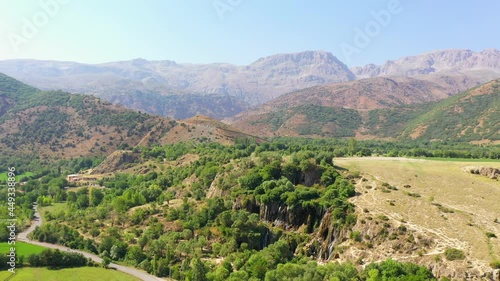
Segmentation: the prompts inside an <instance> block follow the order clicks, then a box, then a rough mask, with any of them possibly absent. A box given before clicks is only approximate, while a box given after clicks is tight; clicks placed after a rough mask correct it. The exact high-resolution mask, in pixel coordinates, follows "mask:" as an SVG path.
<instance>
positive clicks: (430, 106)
mask: <svg viewBox="0 0 500 281" xmlns="http://www.w3.org/2000/svg"><path fill="white" fill-rule="evenodd" d="M499 83H500V80H494V81H492V82H489V83H487V84H484V85H482V86H480V87H476V88H474V89H471V90H469V91H466V92H464V93H461V94H458V95H456V96H452V97H448V98H446V99H442V100H440V98H442V97H443V96H446V95H447V94H446V90H443V89H444V88H442V87H441V86H439V85H437V84H435V83H429V82H428V81H427V82H424V81H421V80H416V79H411V78H397V79H396V78H372V79H365V80H359V81H353V82H348V83H340V84H332V85H328V86H318V87H313V88H311V89H305V90H302V91H298V92H294V93H290V94H288V95H285V96H282V97H280V98H278V99H276V100H274V101H271V102H269V103H267V104H264V105H263V106H261V107H258V108H256V109H254V110H251V111H248V112H245V113H242V114H239V115H238V116H237V117H236V118H235V119H234V120H232V121H233V122H232V124H233V125H234V126H237V127H240V128H244V129H245V130H246V131H248V132H252V133H254V134H259V135H261V136H313V137H357V138H361V139H362V138H390V139H391V138H392V139H394V138H413V139H415V138H419V139H426V140H433V139H440V140H447V139H451V140H461V141H486V142H487V141H497V140H499V139H500V131H499V130H500V128H499V126H500V125H499V124H500V120H499V117H498V116H500V104H499V103H500V98H499V97H500V91H499Z"/></svg>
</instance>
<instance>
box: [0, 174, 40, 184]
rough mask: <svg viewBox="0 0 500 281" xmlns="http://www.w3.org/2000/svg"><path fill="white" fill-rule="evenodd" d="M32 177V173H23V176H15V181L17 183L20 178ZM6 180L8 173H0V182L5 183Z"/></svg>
mask: <svg viewBox="0 0 500 281" xmlns="http://www.w3.org/2000/svg"><path fill="white" fill-rule="evenodd" d="M32 175H34V174H33V173H32V172H26V173H23V174H20V175H16V180H17V181H18V182H19V179H20V178H22V177H29V176H32ZM7 179H8V173H7V172H5V173H0V182H5V181H7Z"/></svg>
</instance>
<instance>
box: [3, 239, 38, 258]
mask: <svg viewBox="0 0 500 281" xmlns="http://www.w3.org/2000/svg"><path fill="white" fill-rule="evenodd" d="M11 247H15V248H16V254H17V256H25V257H27V256H29V255H31V254H39V253H40V252H42V251H43V250H45V249H47V248H45V247H41V246H37V245H31V244H28V243H24V242H19V241H17V242H16V245H14V246H11V245H9V244H8V243H7V242H2V243H0V253H1V254H5V253H8V252H9V251H10V248H11Z"/></svg>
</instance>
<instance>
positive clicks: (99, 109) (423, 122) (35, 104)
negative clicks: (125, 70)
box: [0, 52, 500, 281]
mask: <svg viewBox="0 0 500 281" xmlns="http://www.w3.org/2000/svg"><path fill="white" fill-rule="evenodd" d="M325 59H326V60H328V61H330V62H331V63H335V64H337V63H338V62H337V61H336V59H335V58H334V57H332V56H331V54H326V53H324V52H320V53H314V52H308V53H303V54H294V55H282V56H278V57H275V58H273V59H272V60H271V59H269V58H263V59H260V60H258V61H257V62H255V63H254V67H259V68H262V69H266V68H268V67H270V65H275V64H278V65H281V64H285V65H287V64H289V63H290V61H293V62H294V63H297V64H298V65H300V66H301V67H303V66H304V65H302V63H303V62H304V60H305V61H306V62H307V63H305V64H308V63H312V64H315V63H317V61H318V60H319V61H323V60H325ZM134 63H135V64H142V65H143V66H146V65H148V62H146V61H140V62H138V61H136V62H134ZM136 66H137V65H136ZM457 67H458V66H457ZM493 68H494V67H493ZM285 69H287V70H286V71H292V70H290V69H289V68H285ZM458 69H459V70H460V71H462V70H463V69H462V68H458ZM282 71H285V70H282ZM286 71H285V72H286ZM325 71H326V70H325ZM329 71H330V72H331V70H328V71H326V72H329ZM346 71H347V70H346ZM292 72H294V73H295V72H296V71H295V70H293V71H292ZM299 72H300V71H299ZM330 74H331V73H330ZM441 74H442V73H441ZM441 74H439V77H438V75H437V74H428V75H435V76H434V77H435V79H434V78H432V79H428V78H429V76H426V78H425V79H423V78H422V77H420V76H419V77H416V76H414V75H406V76H411V77H406V76H404V77H402V76H399V77H385V76H383V77H373V78H366V79H360V80H353V81H347V82H345V81H340V82H338V81H337V83H323V84H324V85H319V86H313V87H309V88H305V89H299V90H296V91H291V92H287V93H285V90H283V92H279V91H277V92H275V93H276V97H274V96H273V98H274V99H272V100H270V101H268V102H265V103H263V104H261V105H258V103H255V106H254V107H252V108H250V107H248V106H247V105H248V104H250V103H248V104H247V105H242V106H241V107H239V105H237V104H233V103H232V102H229V103H226V102H225V101H224V99H225V98H223V99H222V100H219V101H220V103H219V102H216V104H212V105H211V106H212V107H211V108H210V109H207V108H201V107H198V105H199V103H201V104H207V103H208V104H210V103H213V102H214V100H212V98H214V97H215V96H211V97H210V98H206V97H208V96H210V95H205V94H204V95H203V99H199V98H200V97H201V96H199V97H195V98H192V97H187V96H183V99H184V98H186V99H184V101H185V102H187V103H189V104H192V105H193V107H192V108H191V109H192V110H191V109H189V110H188V109H186V108H184V107H183V106H182V105H180V104H177V105H175V106H178V107H176V108H177V109H175V110H174V111H171V113H172V114H173V116H174V117H175V116H182V118H183V119H173V118H169V117H163V116H158V115H151V114H149V113H144V112H141V111H139V112H138V111H135V110H132V109H127V108H124V107H121V106H119V105H115V104H112V103H110V102H108V101H103V100H101V99H100V98H98V97H94V96H91V95H82V94H71V93H66V92H62V91H43V90H39V89H36V88H33V87H31V86H28V85H26V84H24V83H22V82H20V81H18V80H15V79H13V78H11V77H9V76H7V75H3V74H0V100H2V102H3V103H2V106H1V107H0V109H1V110H0V136H1V141H0V149H1V151H2V155H1V156H0V163H1V167H12V166H15V167H16V177H15V179H16V181H17V182H19V185H18V186H17V192H16V193H15V194H16V204H17V207H16V211H15V215H16V216H15V217H16V225H18V226H19V229H21V230H23V232H20V233H19V235H18V238H19V240H20V241H25V242H30V243H33V244H35V245H39V246H45V247H49V248H55V249H60V250H61V252H46V251H42V252H39V251H40V249H35V248H33V251H32V252H33V253H31V252H30V250H29V247H25V246H22V247H21V246H20V255H22V256H23V257H22V258H19V259H18V260H17V262H18V263H19V265H20V270H19V275H18V276H22V278H24V279H23V280H31V279H33V277H32V276H33V275H36V276H47V277H46V278H51V279H56V278H60V277H61V276H66V274H75V273H74V272H75V271H76V272H83V274H85V276H87V277H89V276H90V277H91V276H95V274H102V276H107V275H109V277H106V278H109V279H110V280H112V278H127V277H124V275H120V274H118V272H114V271H113V272H111V271H110V270H109V269H106V268H108V267H111V268H115V269H118V270H119V271H122V272H126V273H130V274H132V275H135V276H136V277H139V278H141V279H143V280H202V281H207V280H210V281H218V280H235V281H236V280H238V281H239V280H244V281H245V280H248V281H250V280H285V279H283V278H285V277H286V278H288V279H286V280H308V281H311V280H318V281H320V280H330V279H333V280H342V281H343V280H360V281H364V280H371V279H369V278H372V277H373V278H374V277H376V276H387V277H388V278H410V279H412V280H462V279H465V280H483V279H484V278H486V279H489V280H494V279H493V278H494V276H495V274H497V273H498V271H499V270H500V254H499V253H500V243H499V240H498V238H497V237H498V236H500V224H499V223H498V220H499V219H500V215H499V214H500V209H498V204H497V201H498V200H497V198H499V197H500V184H499V181H498V179H495V178H494V177H495V175H498V173H499V172H498V170H496V169H500V164H499V163H500V162H499V161H498V159H499V158H500V147H499V145H498V142H499V141H500V139H499V138H500V127H499V126H500V119H498V118H499V117H498V116H500V114H499V102H500V99H499V97H500V92H499V91H500V86H499V85H500V80H498V79H496V80H492V81H490V82H487V83H484V84H481V85H479V86H477V83H479V82H478V81H480V80H474V79H472V78H471V79H469V78H470V77H472V76H468V75H469V74H467V75H465V74H463V73H458V74H457V73H455V74H453V78H450V77H448V78H446V76H441ZM463 75H465V76H467V77H468V78H464V77H465V76H463ZM493 76H494V75H493ZM351 78H353V77H351V76H348V78H346V79H344V78H341V80H351ZM353 79H354V78H353ZM476 82H477V83H476ZM290 89H291V88H287V90H286V91H290ZM143 97H145V96H143ZM169 98H170V100H169V101H168V102H167V103H168V104H170V105H171V104H175V98H174V99H171V98H172V97H171V96H169ZM218 98H220V96H219V97H218ZM141 99H142V98H141ZM270 99H271V98H270ZM245 102H248V101H245ZM134 103H135V101H134ZM149 104H150V105H151V106H153V105H154V106H157V105H158V106H159V107H158V108H161V107H162V106H163V105H164V104H162V102H161V101H159V100H156V99H153V100H151V101H149ZM219 106H220V107H221V108H225V109H224V110H226V111H224V112H226V113H221V114H219V115H217V114H215V115H217V116H216V117H219V118H225V119H224V120H223V121H220V120H217V119H214V118H212V117H208V116H204V115H201V114H199V113H207V115H212V116H213V115H214V114H212V113H214V112H215V111H217V112H221V111H220V110H221V109H219V108H218V107H219ZM133 108H135V109H143V108H142V107H141V106H137V107H136V106H133ZM164 109H165V108H163V109H161V110H164ZM240 109H241V110H247V111H246V112H242V113H239V112H240V111H241V110H240ZM207 110H208V111H207ZM153 111H154V110H153ZM169 112H170V111H169ZM176 112H177V113H176ZM157 113H158V112H157ZM236 113H238V114H236ZM179 114H180V115H179ZM234 114H236V115H234ZM159 115H171V114H170V113H169V114H159ZM226 117H227V118H226ZM484 167H487V168H488V169H485V168H484ZM68 175H71V177H68ZM7 179H8V176H7V174H6V169H5V168H1V169H0V182H1V183H2V184H6V181H7ZM2 198H3V199H4V200H3V201H2V200H0V202H3V203H0V205H2V204H3V205H5V204H6V202H7V192H6V191H2V192H0V199H2ZM33 202H37V204H38V206H39V208H40V212H41V214H40V216H41V218H43V221H44V223H43V224H41V221H40V220H38V221H36V220H35V221H33V218H36V217H37V216H38V214H37V213H36V212H34V211H33V210H32V206H33V205H32V204H33ZM6 210H7V208H3V209H1V210H0V215H3V216H6V215H7V213H6ZM0 224H5V222H0ZM4 226H5V225H4ZM0 229H1V230H0V238H2V239H4V240H5V239H6V237H8V235H9V233H7V232H6V231H5V229H6V227H2V228H0ZM21 245H24V244H21ZM79 254H81V255H79ZM57 255H60V256H61V258H60V259H61V260H62V261H64V263H57V262H56V261H54V258H53V256H57ZM85 258H90V259H91V260H93V262H91V261H86V260H85ZM55 264H60V265H58V266H56V267H57V268H58V272H57V273H56V272H55V271H53V270H52V268H53V267H54V265H55ZM73 266H75V267H76V268H74V269H72V268H71V267H73ZM96 266H100V268H94V267H96ZM103 270H104V272H103ZM308 276H315V277H314V278H312V279H311V278H309V277H308ZM87 277H86V278H87ZM9 278H13V279H12V280H16V279H15V278H21V277H16V276H14V277H9ZM30 278H31V279H30ZM44 278H45V277H44ZM92 278H93V277H92ZM103 278H104V277H103ZM128 278H132V277H128ZM82 280H88V279H82ZM120 280H121V279H120ZM124 280H125V279H124ZM131 280H133V279H131ZM374 280H378V279H374ZM495 281H496V280H495Z"/></svg>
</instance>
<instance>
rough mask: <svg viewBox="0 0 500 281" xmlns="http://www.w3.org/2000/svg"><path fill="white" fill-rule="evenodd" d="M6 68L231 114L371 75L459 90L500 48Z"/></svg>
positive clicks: (143, 103)
mask: <svg viewBox="0 0 500 281" xmlns="http://www.w3.org/2000/svg"><path fill="white" fill-rule="evenodd" d="M0 72H2V73H5V74H7V75H9V76H12V77H14V78H16V79H18V80H20V81H22V82H24V83H27V84H29V85H33V86H35V87H38V88H40V89H43V90H63V91H68V92H72V93H82V94H91V95H95V96H97V97H100V98H103V99H105V100H107V101H109V102H112V103H114V104H118V105H123V106H125V107H129V108H132V109H136V110H141V111H144V112H148V113H151V114H156V115H161V116H167V117H172V118H178V119H181V118H188V117H191V116H195V115H197V114H204V115H208V116H210V117H214V118H217V119H223V118H229V117H232V116H234V115H236V114H238V113H240V112H243V111H246V110H248V109H249V108H251V107H254V106H258V105H261V104H263V103H265V102H267V101H270V100H273V99H275V98H277V97H279V96H281V95H283V94H287V93H290V92H294V91H297V90H303V89H307V88H310V87H314V86H318V85H328V84H333V83H339V82H348V81H354V80H357V79H363V78H374V77H395V76H397V77H401V76H402V77H411V78H414V79H417V80H423V81H424V82H420V83H421V87H422V88H421V90H420V92H421V93H425V92H427V93H429V94H432V93H433V92H434V91H440V92H442V93H443V94H444V96H447V95H452V94H456V93H458V92H461V91H464V90H467V89H469V88H471V87H474V86H478V85H479V84H482V83H485V82H488V81H490V80H493V79H496V78H500V51H498V50H496V49H487V50H483V51H481V52H473V51H471V50H444V51H436V52H431V53H427V54H422V55H417V56H411V57H404V58H401V59H398V60H394V61H387V62H386V63H384V64H383V65H380V66H377V65H373V64H370V65H366V66H363V67H353V68H351V69H350V68H348V67H347V66H346V65H345V64H344V63H343V62H341V61H340V60H339V59H338V58H336V57H335V56H334V55H333V54H331V53H329V52H325V51H306V52H301V53H293V54H278V55H272V56H269V57H264V58H260V59H258V60H256V61H255V62H253V63H251V64H249V65H246V66H237V65H232V64H228V63H213V64H181V63H176V62H174V61H168V60H165V61H147V60H144V59H135V60H131V61H121V62H111V63H103V64H82V63H76V62H57V61H37V60H7V61H0ZM427 82H431V83H427ZM436 84H437V85H438V86H441V89H439V90H436ZM427 86H429V88H427ZM417 99H418V98H417Z"/></svg>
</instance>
